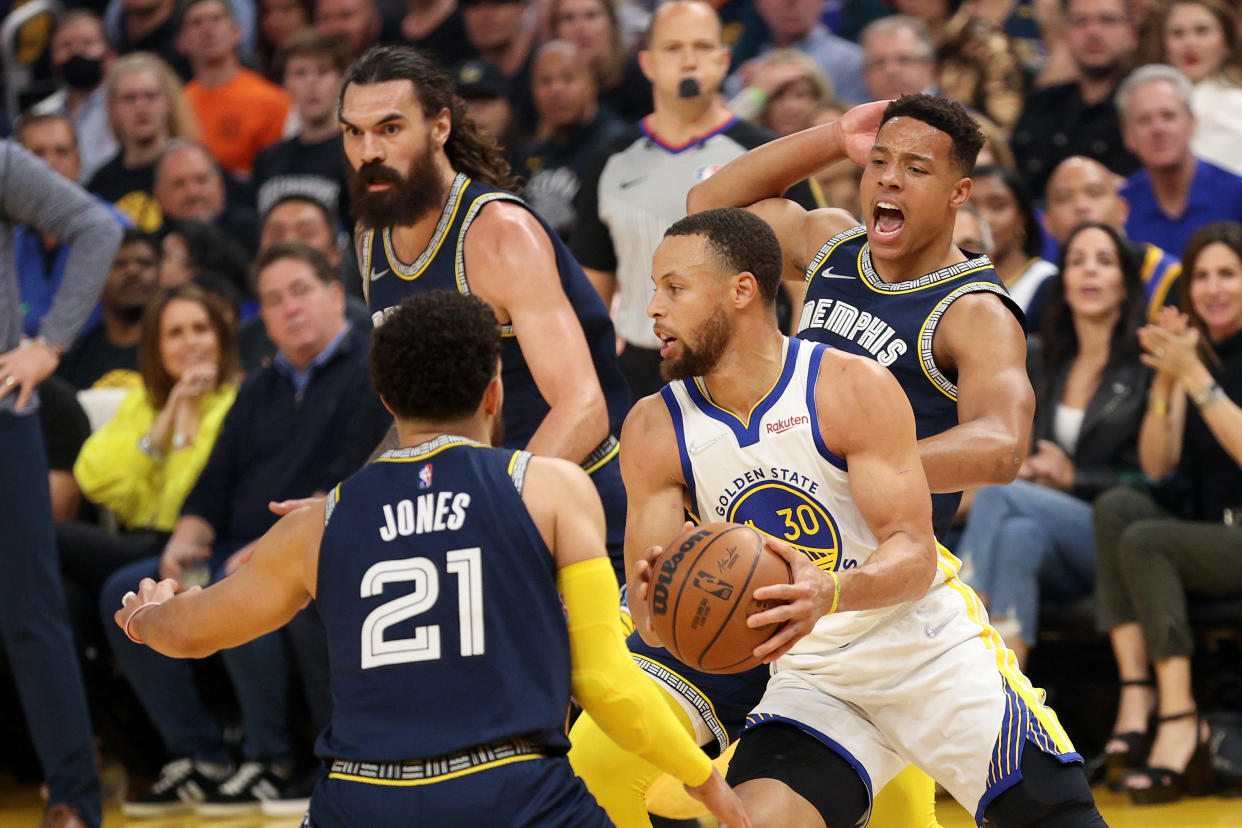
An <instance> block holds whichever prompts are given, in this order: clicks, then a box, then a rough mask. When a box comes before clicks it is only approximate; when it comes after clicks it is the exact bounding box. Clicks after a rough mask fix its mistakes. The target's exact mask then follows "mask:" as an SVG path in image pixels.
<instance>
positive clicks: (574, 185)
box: [513, 40, 622, 241]
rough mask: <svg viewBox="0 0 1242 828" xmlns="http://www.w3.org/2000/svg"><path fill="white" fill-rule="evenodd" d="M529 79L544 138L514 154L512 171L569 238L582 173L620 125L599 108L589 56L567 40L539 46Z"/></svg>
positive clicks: (534, 203) (540, 211)
mask: <svg viewBox="0 0 1242 828" xmlns="http://www.w3.org/2000/svg"><path fill="white" fill-rule="evenodd" d="M531 82H532V83H533V84H534V90H533V91H534V97H535V112H536V113H538V115H539V121H538V124H539V125H538V128H537V129H536V133H537V134H538V135H541V136H542V140H536V141H532V142H530V143H528V144H526V145H525V146H523V147H521V148H520V149H519V150H518V151H517V152H516V153H515V155H516V162H515V164H514V169H513V172H514V174H516V175H518V176H521V177H522V178H524V179H525V180H526V183H525V185H524V186H523V187H522V196H523V198H525V199H526V201H527V202H529V203H530V205H531V206H532V207H534V208H535V212H537V213H538V214H539V215H540V216H542V217H543V219H544V221H546V222H547V223H548V224H550V225H552V229H554V230H555V231H556V232H557V233H558V234H559V235H560V237H561V238H562V239H564V240H566V241H568V240H569V238H570V236H571V235H572V233H573V228H574V223H575V222H576V221H577V217H578V213H577V211H576V210H575V209H574V198H575V197H576V196H577V195H578V189H579V187H581V185H582V178H583V176H585V175H586V173H587V168H588V167H589V166H590V164H591V163H592V162H593V161H594V160H595V155H596V153H598V151H599V148H600V147H601V146H603V145H604V144H605V143H606V142H608V141H609V140H611V138H612V137H613V136H614V135H616V134H617V133H618V132H620V131H621V129H622V124H621V122H620V121H618V120H617V119H616V118H615V117H614V116H613V115H611V114H609V113H607V112H605V111H604V110H603V109H601V108H600V106H599V104H598V101H597V97H596V91H595V75H594V73H593V72H592V71H591V67H590V65H589V64H588V63H587V60H586V56H585V55H584V54H583V52H582V50H580V49H579V48H578V47H577V46H575V45H574V44H572V43H570V42H568V41H566V40H553V41H551V42H550V43H545V44H544V45H543V46H542V47H540V49H539V52H538V54H537V55H536V57H535V67H534V71H533V72H532V73H531Z"/></svg>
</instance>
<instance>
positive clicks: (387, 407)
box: [380, 395, 397, 420]
mask: <svg viewBox="0 0 1242 828" xmlns="http://www.w3.org/2000/svg"><path fill="white" fill-rule="evenodd" d="M380 402H381V403H383V404H384V410H386V411H387V412H388V413H389V414H391V415H392V416H393V419H394V420H395V419H396V418H397V412H395V411H393V410H392V406H391V405H389V404H388V400H386V399H384V397H383V395H381V396H380Z"/></svg>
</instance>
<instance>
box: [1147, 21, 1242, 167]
mask: <svg viewBox="0 0 1242 828" xmlns="http://www.w3.org/2000/svg"><path fill="white" fill-rule="evenodd" d="M1161 30H1162V32H1163V47H1164V48H1163V50H1162V52H1163V53H1162V54H1161V55H1160V57H1159V59H1158V60H1159V62H1160V63H1167V64H1170V65H1171V66H1172V67H1173V68H1174V69H1176V70H1178V71H1179V72H1181V73H1182V74H1183V75H1185V76H1186V79H1187V80H1188V81H1190V82H1191V84H1193V85H1194V91H1193V93H1192V94H1191V98H1190V106H1191V111H1192V112H1193V113H1194V118H1195V134H1194V138H1192V139H1191V141H1190V149H1191V150H1192V151H1193V152H1194V154H1195V155H1197V156H1199V157H1200V158H1202V159H1204V160H1205V161H1210V162H1211V163H1213V164H1215V165H1216V166H1218V167H1222V168H1224V169H1226V170H1229V171H1230V172H1231V173H1234V174H1235V175H1242V157H1240V156H1239V153H1238V144H1239V142H1242V55H1239V53H1238V30H1237V26H1236V24H1235V22H1234V12H1233V9H1232V7H1230V6H1227V5H1225V3H1223V2H1222V1H1221V0H1176V2H1174V3H1172V4H1171V5H1169V6H1168V7H1167V8H1166V9H1165V11H1164V15H1163V19H1162V21H1161Z"/></svg>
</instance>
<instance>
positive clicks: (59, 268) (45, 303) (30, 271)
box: [13, 115, 119, 337]
mask: <svg viewBox="0 0 1242 828" xmlns="http://www.w3.org/2000/svg"><path fill="white" fill-rule="evenodd" d="M15 135H16V137H17V140H18V142H19V143H20V144H21V145H22V146H23V147H25V148H26V149H27V150H29V151H30V152H31V153H33V154H34V155H37V156H38V157H39V158H40V159H41V160H42V161H43V163H45V164H47V165H48V166H49V167H51V168H52V170H53V171H54V172H56V173H57V174H58V175H60V176H61V177H63V178H67V179H69V180H70V181H72V182H74V183H77V180H78V175H79V173H80V171H81V169H82V157H81V155H80V154H79V152H78V137H77V135H76V134H75V133H74V131H73V122H72V121H70V120H69V119H68V118H67V117H65V116H64V115H27V116H23V117H22V118H19V119H18V121H17V129H16V130H15ZM118 221H119V217H118ZM13 248H14V250H13V255H14V256H15V257H16V260H17V262H16V263H17V289H18V295H19V296H20V297H21V314H22V333H23V334H25V335H26V336H28V337H34V336H37V335H38V333H39V323H40V322H41V321H42V320H43V316H44V314H46V313H47V312H48V309H49V308H51V306H52V300H53V298H55V296H56V291H57V289H59V288H60V282H61V279H62V278H63V277H64V275H65V265H66V264H67V263H68V261H69V246H68V245H66V244H62V243H61V240H60V238H58V237H57V236H55V235H53V234H51V233H40V232H39V231H38V230H35V229H34V228H33V227H30V226H29V225H27V224H24V223H23V224H18V225H17V226H16V227H15V228H14V229H13ZM98 319H99V312H98V310H96V311H94V312H92V314H91V317H90V318H89V319H88V320H87V323H86V324H88V325H90V324H93V323H94V322H96V321H98Z"/></svg>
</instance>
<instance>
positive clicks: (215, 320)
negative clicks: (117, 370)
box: [138, 282, 240, 411]
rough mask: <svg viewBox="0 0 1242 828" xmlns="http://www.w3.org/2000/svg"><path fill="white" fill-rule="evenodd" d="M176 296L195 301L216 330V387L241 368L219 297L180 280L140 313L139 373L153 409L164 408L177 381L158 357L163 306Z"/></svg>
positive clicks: (154, 298) (228, 380)
mask: <svg viewBox="0 0 1242 828" xmlns="http://www.w3.org/2000/svg"><path fill="white" fill-rule="evenodd" d="M178 299H182V300H185V301H188V302H195V303H197V304H198V305H200V306H201V307H202V308H203V310H205V311H207V319H208V320H209V321H210V323H211V329H212V330H213V331H215V333H216V347H217V357H216V387H217V388H218V387H219V386H221V385H223V384H225V383H226V382H232V381H233V380H234V379H235V378H236V377H237V374H238V372H239V371H240V367H239V363H238V358H237V340H236V339H235V338H234V337H233V329H232V328H230V327H229V323H228V321H227V320H226V318H225V313H224V310H223V309H222V308H221V303H222V300H220V299H217V298H216V297H215V296H212V295H210V294H208V293H207V292H206V291H205V290H203V289H202V288H201V287H199V286H198V285H196V284H194V283H193V282H183V283H182V284H179V285H174V286H173V287H170V288H166V289H164V290H161V291H160V292H159V293H157V294H155V296H153V297H152V298H151V301H150V302H148V303H147V307H146V309H145V310H144V311H143V312H142V336H141V338H140V339H139V341H138V372H139V373H140V374H142V384H143V385H144V386H145V387H146V389H147V398H148V399H149V400H150V402H151V407H152V408H154V409H155V410H156V411H159V410H162V409H163V408H164V404H165V403H167V402H168V393H169V392H170V391H172V388H173V386H174V385H176V384H177V381H176V380H175V379H173V376H172V374H170V373H168V369H166V368H165V367H164V359H163V357H161V356H160V323H161V322H162V321H163V319H164V309H165V308H167V307H168V305H169V303H171V302H174V301H176V300H178Z"/></svg>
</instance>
